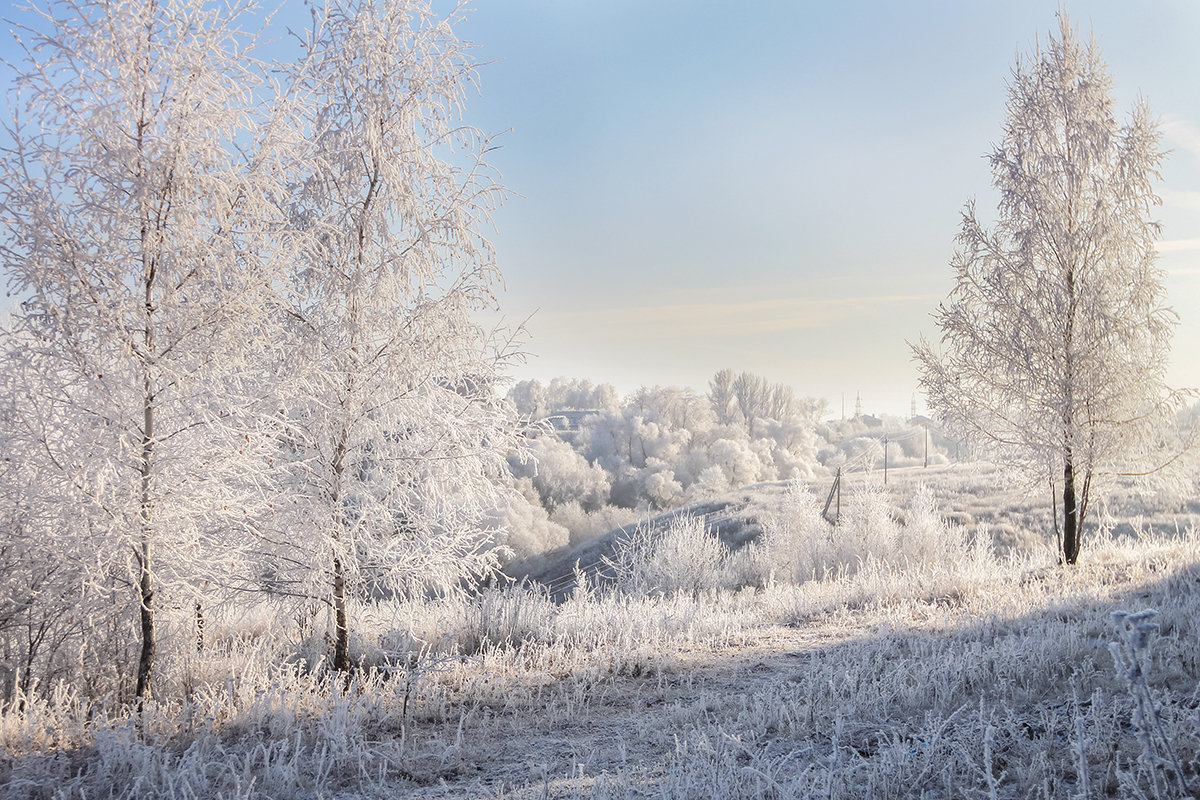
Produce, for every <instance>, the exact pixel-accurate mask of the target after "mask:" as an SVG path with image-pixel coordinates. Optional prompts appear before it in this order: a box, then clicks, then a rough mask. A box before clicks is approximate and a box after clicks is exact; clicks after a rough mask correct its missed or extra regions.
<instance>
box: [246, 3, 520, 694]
mask: <svg viewBox="0 0 1200 800" xmlns="http://www.w3.org/2000/svg"><path fill="white" fill-rule="evenodd" d="M457 16H458V12H457V11H454V12H452V13H451V15H450V16H449V17H438V16H436V15H434V14H433V12H432V11H431V10H430V8H429V6H428V5H427V4H426V3H425V2H421V0H411V1H410V0H344V1H342V0H339V1H338V2H330V3H328V4H327V5H326V6H325V9H324V11H323V13H322V14H320V16H318V17H317V18H315V19H314V23H313V27H312V29H311V30H310V31H309V32H308V33H307V34H306V35H305V37H304V40H303V47H304V54H303V57H302V59H301V63H300V67H299V68H298V72H297V74H296V81H297V87H298V88H297V91H296V96H297V97H298V98H300V102H301V103H302V107H301V113H300V116H299V119H300V120H301V122H300V126H299V128H298V130H299V131H300V132H301V133H302V140H303V141H304V142H307V143H308V145H307V146H308V149H307V150H306V151H305V155H304V157H303V159H302V160H301V163H302V164H303V165H305V168H306V173H305V174H304V175H303V176H302V178H303V179H302V180H301V181H300V182H299V183H298V188H297V194H296V198H295V204H294V209H293V220H294V225H295V226H296V228H297V230H298V231H300V232H302V233H303V235H304V237H305V242H306V249H305V250H304V252H303V255H302V257H301V258H300V259H298V261H297V269H296V271H295V274H294V276H293V278H292V281H291V282H290V284H289V285H288V291H287V314H288V318H289V320H290V325H289V331H290V332H289V336H290V340H289V341H290V342H291V344H292V346H293V354H294V359H293V361H291V362H290V363H289V365H288V366H287V367H286V369H284V370H282V371H283V372H285V373H288V374H292V375H294V376H295V379H294V380H293V381H291V382H289V383H288V384H287V385H286V386H285V387H284V389H283V394H284V408H285V413H286V421H287V425H288V426H289V428H288V429H289V439H288V448H289V461H290V464H291V466H290V467H289V469H288V470H287V471H286V474H287V475H288V476H290V477H289V480H290V483H287V484H286V485H285V486H284V487H283V488H284V491H283V493H282V495H281V502H280V508H279V512H278V514H277V515H276V519H277V525H276V531H277V532H276V534H275V535H274V536H270V537H266V538H265V539H264V544H265V545H266V546H267V549H266V553H267V554H268V555H267V560H268V564H269V568H268V571H269V573H270V578H271V585H272V587H273V588H274V590H275V591H277V592H279V593H282V594H290V595H294V596H297V597H301V598H311V599H315V600H318V601H320V602H322V603H324V604H325V605H326V606H327V608H328V609H329V610H330V612H331V614H332V617H333V625H332V629H333V631H332V632H333V636H332V639H333V654H332V665H333V667H334V668H335V669H338V670H343V671H344V670H347V669H349V667H350V633H351V627H352V622H353V619H352V617H353V613H352V604H353V603H354V602H355V601H356V600H357V601H361V600H364V599H367V598H369V597H371V596H373V595H378V594H381V593H385V594H397V593H399V594H413V593H422V592H425V591H438V592H444V591H451V590H454V589H455V588H457V587H458V586H460V585H461V584H462V583H463V582H464V581H465V582H467V583H470V582H472V581H474V580H478V579H480V578H482V577H483V576H484V575H486V574H488V573H489V572H490V570H492V569H493V568H494V567H495V566H496V565H497V560H496V551H495V550H494V549H493V548H491V546H490V543H491V534H492V532H491V531H489V530H488V528H487V525H486V524H485V520H486V519H487V516H488V513H489V512H490V511H492V510H493V509H494V508H495V507H497V505H498V503H499V496H498V493H499V491H500V489H499V488H498V486H499V483H498V481H497V478H498V477H499V475H500V474H501V473H502V472H503V470H504V468H505V463H506V462H505V456H506V455H507V453H508V452H509V451H510V450H513V449H514V448H516V447H517V441H516V439H515V436H514V432H515V425H514V424H511V422H510V413H509V407H508V406H507V405H506V404H505V403H503V402H501V399H500V397H498V396H497V394H496V391H495V387H496V384H497V381H498V379H499V368H500V367H501V366H502V363H503V361H504V359H505V351H504V348H503V346H500V347H499V348H497V347H496V346H494V343H493V340H492V338H491V337H490V335H489V334H488V333H487V331H485V330H484V329H483V328H481V327H479V326H478V325H477V324H476V323H475V322H473V318H472V315H473V314H474V313H475V312H478V311H480V310H483V309H486V308H492V307H494V305H495V300H494V297H493V294H492V290H493V287H494V286H495V285H496V283H497V282H498V280H499V273H498V271H497V269H496V265H495V257H494V253H493V250H492V247H491V245H490V243H489V242H488V241H487V239H486V238H485V237H484V235H483V233H482V230H483V226H484V225H486V224H487V222H488V220H489V214H490V212H491V211H492V209H493V208H494V207H495V205H496V203H497V202H498V201H499V199H500V195H501V189H500V187H499V185H498V184H497V183H496V182H495V180H494V177H493V175H492V172H491V170H490V168H489V167H488V165H487V163H486V161H485V155H486V153H487V150H488V148H489V140H488V139H487V138H486V137H485V136H483V135H482V134H480V133H479V132H478V131H476V130H475V129H473V128H471V127H469V126H466V125H464V124H463V123H462V122H461V117H460V114H461V111H462V106H463V102H464V98H465V92H466V90H467V89H468V88H470V87H471V86H472V85H473V79H474V70H473V67H472V64H471V60H470V58H469V55H468V53H467V49H466V46H465V45H464V44H463V43H461V42H460V41H458V40H457V39H456V38H455V37H454V34H453V32H452V28H451V24H452V23H453V22H454V21H455V19H457ZM297 146H298V147H300V146H301V145H300V144H299V143H298V144H297Z"/></svg>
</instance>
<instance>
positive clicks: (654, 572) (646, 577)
mask: <svg viewBox="0 0 1200 800" xmlns="http://www.w3.org/2000/svg"><path fill="white" fill-rule="evenodd" d="M726 555H727V553H726V549H725V546H724V545H722V544H721V540H720V539H718V538H717V536H716V534H715V533H712V532H711V531H709V530H708V529H706V528H705V527H704V523H703V521H701V520H699V519H696V518H694V517H689V516H679V517H676V518H675V519H673V520H671V522H670V524H669V525H668V526H667V527H666V529H665V530H655V529H654V528H650V527H639V528H637V530H635V531H634V532H633V534H632V535H630V536H629V537H628V538H626V539H625V540H624V541H623V542H622V543H621V545H620V546H619V547H618V549H617V552H616V554H615V555H614V557H613V558H611V559H609V560H608V566H609V568H610V569H611V571H612V573H613V577H614V578H615V579H616V585H617V587H618V589H619V590H620V591H622V592H625V593H626V594H630V595H648V594H663V595H674V594H679V593H685V594H690V595H699V594H702V593H703V592H706V591H711V590H714V589H716V588H719V587H720V585H721V583H722V582H723V580H722V579H723V567H724V564H725V560H726Z"/></svg>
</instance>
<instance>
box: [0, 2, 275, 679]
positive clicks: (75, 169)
mask: <svg viewBox="0 0 1200 800" xmlns="http://www.w3.org/2000/svg"><path fill="white" fill-rule="evenodd" d="M242 11H244V9H243V8H241V7H238V6H213V5H211V4H208V3H204V2H200V1H199V0H114V1H113V2H104V3H92V2H82V3H78V2H51V3H50V4H49V5H48V6H47V7H46V10H45V11H43V12H36V14H35V20H36V21H35V22H34V24H33V27H31V28H29V29H24V30H21V31H19V32H18V35H17V36H18V42H19V43H20V45H21V47H22V48H23V55H24V60H23V62H22V63H21V64H20V65H18V67H17V73H18V74H17V75H16V82H15V87H16V88H15V93H14V96H13V97H12V98H11V101H10V109H11V112H12V113H11V117H10V119H9V121H8V122H7V125H6V134H7V140H8V141H7V143H6V144H5V145H4V146H3V150H2V151H0V225H2V226H3V241H2V243H0V259H2V261H3V267H4V270H5V272H6V275H7V278H8V282H9V287H10V292H11V294H12V295H13V296H16V297H17V298H19V299H20V305H19V307H18V308H17V309H16V310H15V311H14V312H13V316H12V319H11V324H10V325H8V326H6V328H7V329H6V331H5V357H6V359H7V361H6V363H5V367H4V368H5V369H6V370H7V371H8V372H9V378H10V379H9V380H6V381H5V394H6V396H5V398H4V399H5V406H6V407H5V428H4V435H5V437H6V438H7V439H9V442H8V443H7V444H6V448H7V450H8V451H9V452H10V453H13V454H20V455H21V457H22V458H23V459H24V461H23V463H22V469H21V470H20V473H21V477H20V480H21V481H22V484H23V486H24V488H23V489H22V490H21V492H20V493H19V496H20V497H21V498H23V499H24V500H25V501H28V502H30V503H36V505H37V508H35V509H30V508H23V509H18V511H20V514H21V518H22V519H23V520H24V522H23V523H22V524H25V525H29V524H36V526H38V527H35V528H34V529H33V530H37V531H40V532H44V533H47V534H50V535H52V536H53V537H54V543H55V550H56V551H57V557H58V558H60V559H62V561H63V562H64V563H65V564H70V565H72V566H71V567H70V568H69V569H68V571H72V572H74V567H75V566H77V565H84V566H86V571H85V573H84V574H85V577H84V578H78V575H76V578H77V579H79V580H86V581H88V582H89V584H90V585H89V586H88V587H87V592H88V593H90V596H96V595H107V596H108V597H110V598H111V601H110V602H108V603H107V604H106V607H107V608H110V609H113V610H114V613H116V614H124V615H134V616H136V618H137V620H136V623H134V624H133V627H134V628H135V629H136V630H137V631H138V635H140V647H139V649H140V655H139V656H138V658H137V661H136V663H137V666H136V688H135V694H136V696H137V697H138V698H139V700H140V698H142V697H144V696H145V694H146V693H147V691H148V689H149V686H150V678H151V675H152V672H153V669H154V662H155V646H156V639H157V634H156V627H155V619H156V617H155V612H156V608H157V607H159V606H160V605H161V600H162V596H161V594H162V592H163V591H164V590H169V591H171V592H175V593H176V594H177V595H183V594H185V593H186V592H187V591H189V587H191V590H194V589H195V586H196V581H197V580H199V578H200V576H202V575H204V574H205V570H206V567H204V566H203V565H204V564H205V562H206V560H207V559H208V558H209V557H210V556H211V557H212V559H213V560H214V561H223V560H224V559H223V557H220V558H219V557H218V556H217V553H218V551H219V550H220V549H221V543H222V542H225V541H228V538H229V537H230V535H231V532H232V531H234V530H236V529H237V528H238V527H239V526H242V525H243V524H244V520H245V519H247V518H248V517H249V516H250V514H249V510H248V508H247V504H248V503H250V502H252V499H253V495H252V494H249V493H246V492H241V491H240V490H239V488H238V487H239V485H240V486H241V488H248V487H247V486H246V485H245V481H244V477H245V476H246V475H247V474H252V473H253V472H254V469H253V468H252V467H249V466H248V460H249V459H250V458H251V457H252V451H253V450H254V448H255V447H256V444H257V442H256V441H254V438H255V437H253V436H252V434H250V433H248V432H247V431H246V430H245V429H244V426H243V421H244V415H243V413H242V412H243V411H245V410H246V409H247V406H246V404H244V403H242V402H241V398H243V397H244V395H245V393H244V392H243V391H242V386H241V381H240V376H239V372H240V370H241V368H242V366H243V362H244V357H245V356H246V355H247V353H248V352H250V351H252V350H254V349H255V348H256V343H259V342H261V341H262V337H263V332H264V328H263V326H264V325H265V324H266V319H265V315H264V313H263V310H264V309H265V308H266V307H267V306H269V305H270V303H269V300H268V299H267V298H268V297H269V291H270V283H271V278H270V276H269V274H268V271H267V270H266V268H265V266H264V265H267V264H269V263H271V261H272V259H271V256H270V254H271V253H272V252H275V253H276V254H278V251H279V247H280V246H279V244H278V243H277V242H276V243H274V244H271V245H270V246H268V245H267V243H266V242H265V240H264V239H263V238H262V237H263V235H264V233H266V232H268V231H269V228H270V225H271V219H272V217H271V209H272V208H273V206H272V204H271V203H270V202H269V201H270V199H271V197H272V186H273V185H274V178H273V175H272V172H271V170H269V169H267V168H266V161H269V159H267V160H259V158H258V155H256V154H262V153H265V152H266V149H265V148H264V147H262V146H261V144H262V143H261V142H260V141H259V138H258V136H257V131H258V130H259V129H258V127H257V121H256V120H255V119H253V118H252V117H251V116H250V114H249V111H250V109H252V108H254V107H255V104H256V96H255V91H256V87H257V86H259V81H258V80H257V79H256V77H255V75H254V74H253V72H252V67H253V62H252V61H251V60H250V59H249V58H248V57H247V49H248V48H249V47H250V46H251V45H252V44H253V37H250V36H246V35H244V34H243V33H242V32H240V30H239V29H238V22H237V21H238V19H239V17H240V15H241V13H242ZM14 439H16V440H19V444H17V445H15V444H14V442H13V440H14ZM10 511H11V509H10ZM50 517H53V518H54V519H53V521H52V520H51V519H50ZM208 574H210V575H211V574H213V573H211V572H209V573H208ZM44 599H49V597H46V598H44ZM177 599H184V598H182V597H177ZM185 602H186V600H185Z"/></svg>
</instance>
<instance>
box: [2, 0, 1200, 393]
mask: <svg viewBox="0 0 1200 800" xmlns="http://www.w3.org/2000/svg"><path fill="white" fill-rule="evenodd" d="M441 5H446V4H444V3H443V4H441ZM1057 8H1058V4H1057V2H1054V1H1053V0H1037V1H1035V0H1009V1H1006V2H992V1H990V0H988V1H984V0H973V1H972V2H961V0H956V1H955V2H949V1H947V2H932V1H931V0H926V1H924V2H905V3H892V2H887V3H884V2H857V3H853V2H852V3H821V4H815V3H813V4H810V3H801V2H761V3H740V4H733V3H716V2H707V1H706V0H690V2H682V1H681V0H637V1H635V0H603V1H600V0H590V1H585V0H476V2H474V3H473V4H472V7H471V9H470V10H469V11H468V12H467V14H466V18H465V20H464V21H463V22H462V23H461V24H460V25H458V26H457V28H456V31H457V33H458V34H459V36H460V37H462V38H465V39H469V40H472V41H474V42H475V43H477V45H478V49H477V50H476V54H477V57H478V59H479V60H480V62H485V63H482V65H481V67H480V70H479V73H480V76H479V77H480V90H481V91H480V94H479V95H478V96H472V97H470V98H469V99H468V103H467V106H466V121H467V122H469V123H471V124H474V125H476V126H477V127H480V128H482V129H484V130H486V131H490V132H493V133H500V132H505V133H503V135H502V136H501V137H500V138H499V143H500V144H501V145H502V147H501V149H499V150H497V151H496V152H495V153H493V154H492V162H493V164H494V165H495V166H496V167H497V168H498V169H499V170H500V172H501V173H502V175H503V182H504V183H505V185H507V186H508V188H509V189H510V190H511V191H512V193H513V194H512V196H511V197H510V199H509V200H508V201H507V203H506V204H505V205H504V206H503V207H502V208H501V209H500V210H499V211H498V213H497V214H496V217H495V220H496V224H497V230H496V231H495V232H494V234H493V236H492V238H493V241H494V243H495V244H496V246H497V248H498V252H499V258H500V266H501V269H502V271H503V273H504V275H505V280H506V290H505V292H504V293H503V295H502V297H501V302H502V304H503V307H504V310H505V312H506V314H507V315H508V316H509V317H510V318H511V319H514V320H521V319H525V318H526V317H529V321H528V326H527V327H528V330H529V333H530V339H529V341H528V343H527V347H526V349H527V350H528V351H529V353H530V359H529V361H528V363H527V364H526V365H525V366H523V367H521V368H519V369H518V370H516V372H515V377H518V378H521V377H537V378H540V379H543V380H547V379H549V378H551V377H553V376H555V375H568V376H573V377H586V378H590V379H592V380H594V381H608V382H611V383H614V384H616V385H617V387H618V388H619V389H622V390H630V389H633V388H636V387H637V386H639V385H641V384H656V383H657V384H678V385H690V386H693V387H695V388H697V389H703V388H705V387H706V384H707V380H708V378H709V377H710V376H711V375H712V374H713V373H714V372H716V371H717V370H718V369H721V368H723V367H732V368H734V369H747V370H751V371H754V372H758V373H761V374H763V375H766V376H767V377H768V378H770V379H771V380H773V381H779V382H785V383H789V384H791V385H792V386H794V387H795V389H796V391H797V392H799V393H800V394H802V395H813V396H820V397H825V398H826V399H828V400H829V401H830V405H831V408H832V410H833V412H834V413H837V412H838V411H839V405H840V402H841V397H842V394H843V393H844V394H845V396H846V403H847V407H848V408H852V407H853V401H854V397H855V395H856V393H858V392H861V394H862V397H863V404H864V408H866V409H867V410H870V411H878V412H891V413H905V412H907V411H908V408H909V403H910V399H911V398H912V396H913V393H914V392H915V391H916V373H915V370H914V368H913V365H912V362H911V360H910V357H909V351H908V346H907V344H906V342H907V341H908V340H915V339H916V338H917V337H918V336H920V335H921V334H922V333H924V334H926V335H934V334H935V330H934V327H933V325H932V323H931V320H930V317H929V314H930V312H931V311H932V310H933V309H934V308H935V307H936V305H937V303H938V302H939V300H941V299H942V297H944V296H945V294H946V292H947V291H948V290H949V289H950V286H951V275H950V269H949V266H948V261H949V259H950V257H951V255H952V252H953V238H954V235H955V233H956V230H957V226H958V221H959V211H960V209H961V208H962V205H963V203H964V201H966V200H967V199H969V198H971V197H976V198H977V199H978V203H979V208H980V211H981V213H982V215H984V216H986V215H987V214H988V213H989V209H990V208H991V207H993V206H994V197H993V196H992V194H991V189H990V175H989V171H988V168H987V165H986V162H985V161H984V158H983V156H984V155H985V154H986V153H987V152H988V151H989V150H990V146H991V143H992V142H994V141H995V140H996V139H997V138H998V137H999V135H1000V126H1001V122H1002V120H1003V115H1004V102H1005V81H1006V80H1007V78H1008V76H1009V74H1010V70H1011V68H1012V66H1013V64H1014V62H1015V59H1016V57H1017V54H1018V52H1027V51H1028V50H1029V49H1030V48H1031V47H1032V46H1033V44H1034V41H1035V37H1036V36H1037V35H1038V34H1039V32H1040V34H1041V35H1042V36H1043V37H1044V36H1045V34H1046V32H1047V31H1049V30H1051V29H1053V28H1054V27H1055V11H1056V9H1057ZM1067 10H1068V12H1069V14H1070V16H1071V18H1072V20H1073V21H1074V22H1075V23H1076V25H1078V26H1079V27H1080V28H1081V29H1082V30H1083V31H1085V32H1086V31H1088V30H1089V29H1090V30H1093V31H1094V33H1095V35H1096V36H1097V38H1098V39H1099V41H1100V44H1101V47H1102V50H1103V52H1104V54H1105V56H1106V58H1107V60H1108V63H1109V65H1110V68H1111V71H1112V75H1113V78H1114V82H1115V91H1116V96H1117V101H1118V107H1119V109H1120V111H1121V113H1122V114H1124V113H1125V111H1127V110H1128V109H1129V107H1130V106H1131V104H1132V103H1133V101H1134V100H1135V98H1136V97H1137V96H1138V94H1139V93H1141V94H1142V95H1143V96H1144V97H1145V98H1146V99H1147V101H1148V102H1149V104H1150V107H1151V109H1152V110H1153V111H1154V112H1155V113H1156V114H1158V115H1159V116H1160V117H1162V120H1163V127H1164V140H1163V145H1164V147H1167V148H1171V149H1173V150H1174V153H1173V154H1172V155H1171V156H1170V157H1169V159H1168V160H1167V162H1166V164H1165V167H1164V181H1163V183H1162V184H1161V186H1160V194H1161V195H1162V197H1163V200H1164V205H1163V207H1162V209H1161V214H1160V218H1161V220H1162V221H1163V222H1164V224H1165V234H1164V239H1165V240H1166V241H1165V243H1164V245H1163V248H1162V251H1163V252H1162V258H1161V261H1160V263H1161V265H1162V266H1163V267H1164V268H1166V269H1167V270H1168V271H1169V277H1168V293H1169V301H1170V302H1171V303H1172V304H1173V305H1174V306H1175V308H1176V310H1177V311H1178V313H1179V315H1180V317H1181V319H1182V324H1181V326H1180V328H1179V330H1178V331H1177V334H1176V337H1175V349H1174V353H1175V357H1174V362H1175V366H1174V367H1173V370H1172V373H1171V375H1170V379H1171V381H1172V382H1173V383H1174V384H1176V385H1188V386H1196V385H1200V48H1198V47H1196V45H1195V42H1196V40H1197V39H1198V38H1200V3H1196V2H1194V1H1193V0H1174V1H1168V0H1145V2H1140V3H1136V4H1135V3H1131V2H1128V0H1122V1H1120V2H1118V1H1116V0H1114V1H1112V2H1079V3H1074V4H1072V5H1070V6H1068V7H1067ZM13 14H17V15H19V12H15V11H12V10H11V6H10V11H9V15H10V16H11V15H13ZM292 15H306V14H305V11H304V8H303V6H302V5H301V4H300V3H298V2H296V0H288V2H287V3H285V4H284V5H283V7H282V10H281V13H280V14H279V18H280V19H283V20H286V19H287V18H289V17H290V16H292ZM0 47H3V52H4V53H5V54H6V55H7V54H9V53H10V52H11V44H10V43H9V42H7V41H6V42H4V44H3V45H0ZM918 404H919V405H922V401H921V400H920V399H918Z"/></svg>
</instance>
